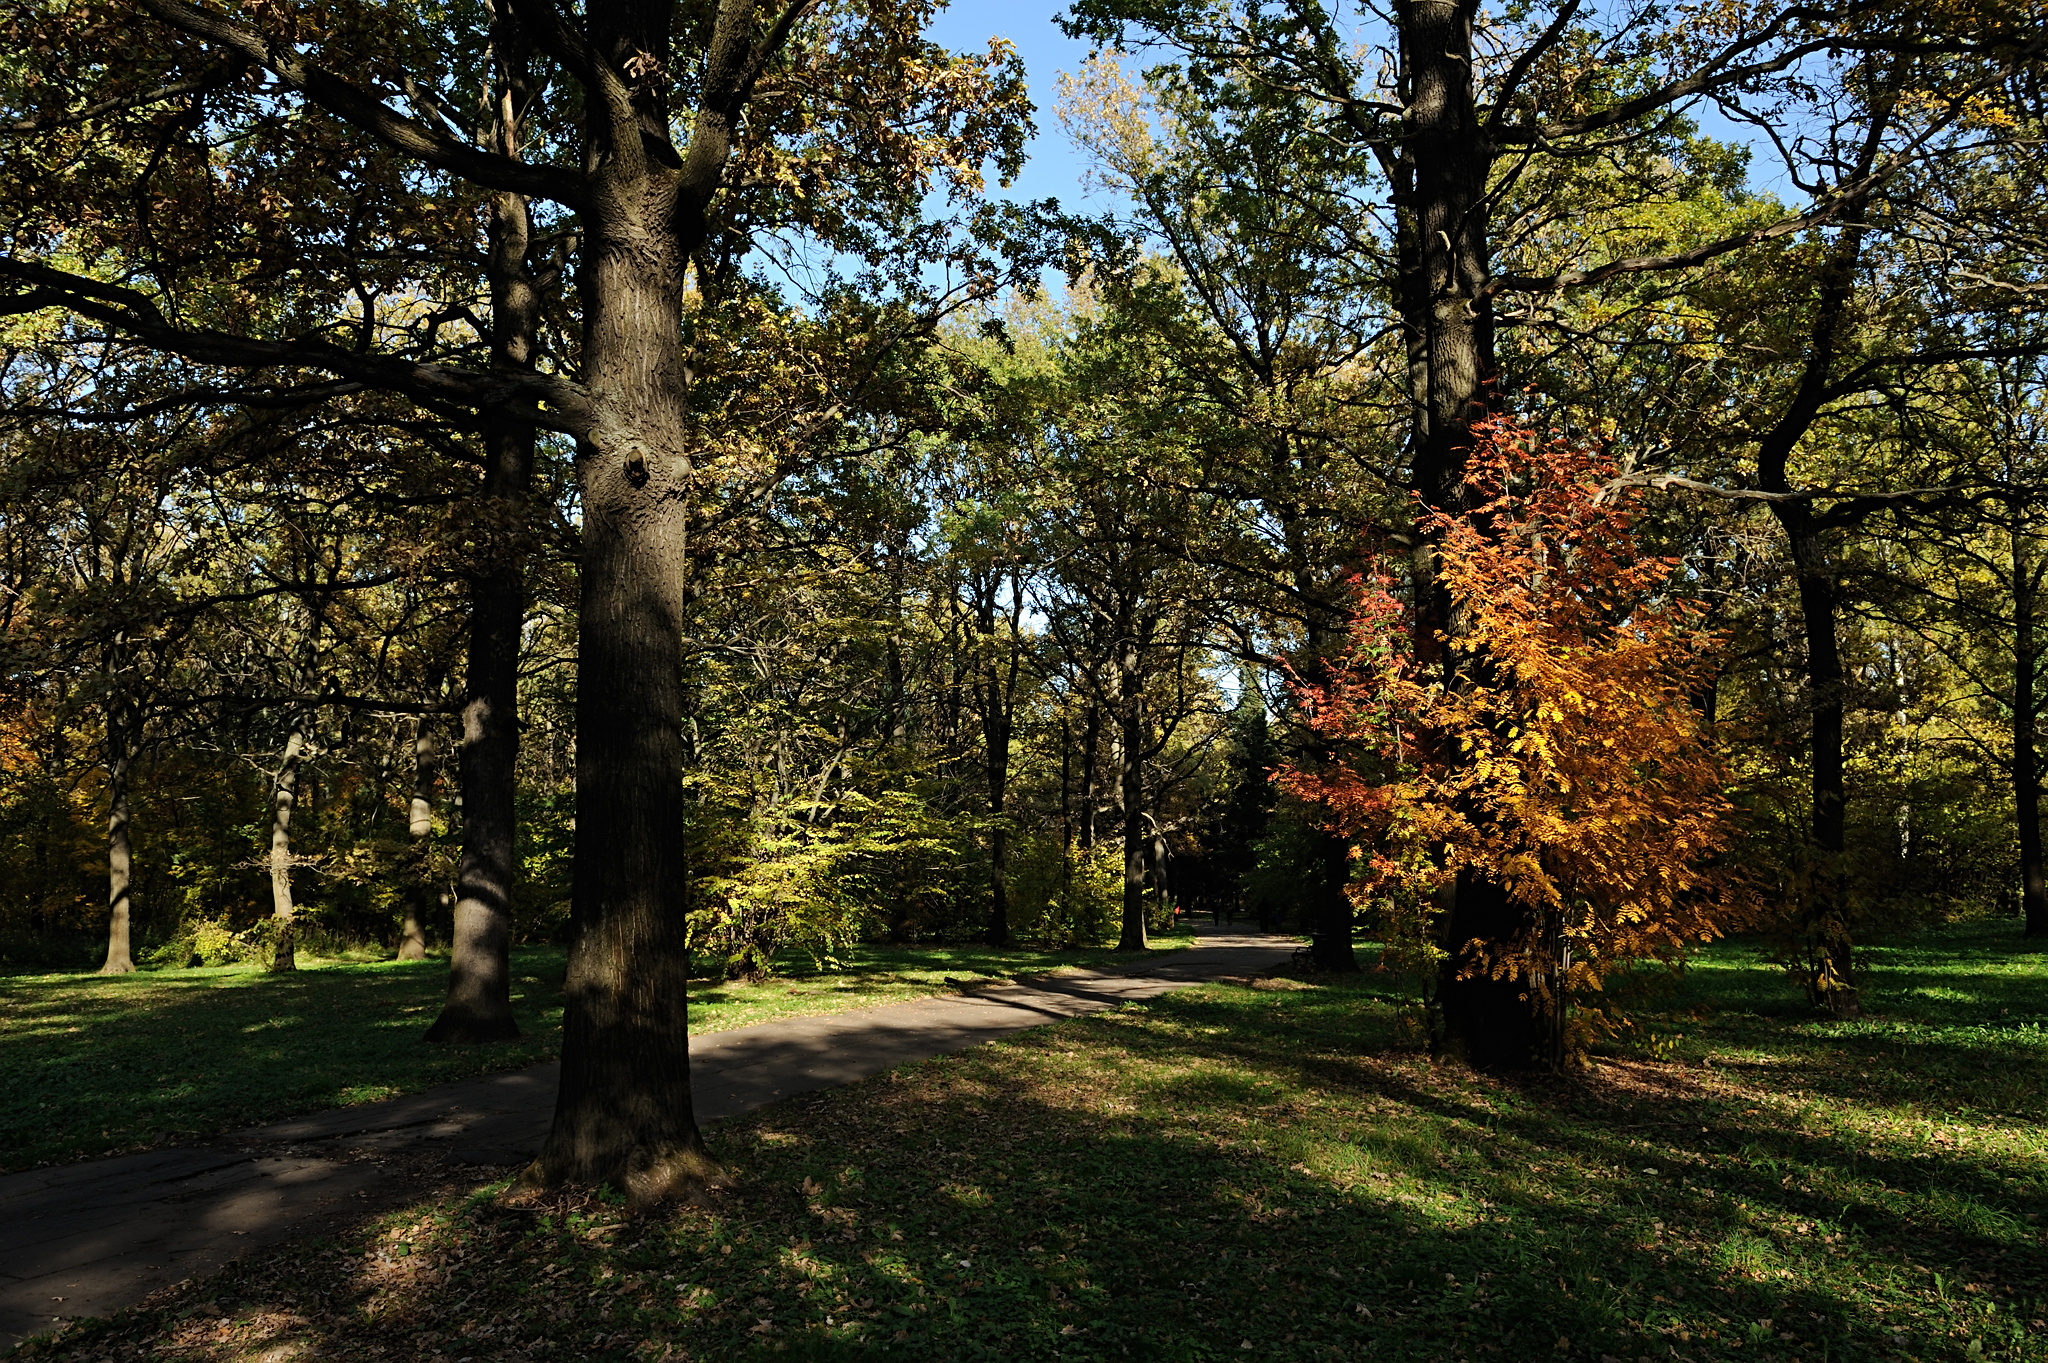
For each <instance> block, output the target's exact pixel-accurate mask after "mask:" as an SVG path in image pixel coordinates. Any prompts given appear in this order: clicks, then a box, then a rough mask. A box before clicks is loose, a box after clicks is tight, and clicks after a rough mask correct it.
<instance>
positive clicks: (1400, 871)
mask: <svg viewBox="0 0 2048 1363" xmlns="http://www.w3.org/2000/svg"><path fill="white" fill-rule="evenodd" d="M1471 468H1472V472H1471V474H1470V476H1469V478H1468V485H1469V486H1470V488H1471V489H1472V490H1473V491H1474V492H1475V493H1476V494H1478V497H1477V500H1479V501H1480V503H1481V505H1480V506H1479V508H1478V509H1477V510H1476V511H1475V512H1473V513H1471V514H1470V515H1468V516H1465V517H1452V516H1449V515H1446V514H1443V513H1437V512H1428V511H1425V512H1424V513H1423V514H1422V516H1421V517H1420V519H1421V521H1422V522H1423V524H1424V527H1425V528H1426V529H1427V530H1428V532H1429V533H1431V534H1432V536H1433V537H1434V538H1435V539H1436V540H1437V543H1438V546H1439V552H1438V555H1437V562H1438V565H1439V566H1438V571H1439V573H1440V574H1441V582H1442V585H1443V586H1444V587H1445V588H1447V589H1448V590H1449V592H1450V594H1451V595H1452V596H1453V597H1454V599H1456V600H1457V601H1458V602H1459V603H1460V605H1461V607H1462V614H1463V622H1464V623H1463V627H1462V629H1461V631H1460V632H1459V633H1458V634H1457V635H1455V636H1454V637H1451V638H1448V639H1446V640H1445V641H1444V642H1445V643H1446V644H1447V645H1448V648H1447V653H1448V655H1449V662H1450V666H1451V668H1452V669H1453V678H1452V680H1453V682H1454V684H1452V685H1443V684H1441V681H1442V679H1440V678H1438V677H1436V676H1432V675H1428V674H1426V673H1425V671H1424V669H1423V667H1422V665H1421V664H1420V663H1419V662H1418V661H1417V659H1416V657H1415V655H1414V651H1413V649H1412V648H1411V647H1409V646H1408V645H1407V644H1406V643H1405V642H1404V641H1405V640H1406V639H1407V638H1408V637H1410V634H1411V633H1412V630H1411V628H1410V627H1409V624H1408V617H1407V611H1406V607H1405V606H1404V605H1403V603H1402V602H1401V600H1399V599H1397V598H1396V597H1395V596H1394V594H1393V593H1392V591H1391V590H1390V588H1391V586H1392V583H1391V582H1389V581H1382V582H1379V583H1374V584H1367V585H1365V586H1363V587H1362V589H1361V592H1360V597H1359V603H1358V608H1357V611H1356V623H1355V634H1354V637H1353V640H1352V643H1351V650H1350V653H1349V655H1348V656H1347V658H1346V659H1345V662H1344V664H1343V665H1342V666H1341V667H1339V668H1337V669H1335V671H1334V672H1333V675H1332V677H1331V678H1330V679H1329V681H1328V682H1327V684H1325V685H1323V686H1319V687H1304V688H1303V695H1304V699H1305V701H1306V702H1307V704H1308V706H1309V708H1310V710H1311V712H1312V713H1313V715H1314V721H1313V722H1314V723H1315V725H1316V727H1317V729H1318V730H1319V732H1321V733H1323V734H1324V735H1325V736H1326V737H1328V738H1330V739H1332V740H1333V741H1340V742H1341V743H1342V744H1343V745H1344V747H1343V751H1344V752H1345V753H1346V756H1344V757H1343V758H1341V759H1340V760H1338V761H1335V762H1333V763H1331V764H1329V765H1327V766H1325V767H1323V768H1321V769H1318V770H1313V771H1311V770H1307V769H1305V768H1301V767H1296V768H1294V769H1291V770H1288V771H1287V772H1285V773H1284V774H1283V777H1282V782H1283V785H1284V786H1285V788H1286V789H1288V790H1289V791H1290V792H1291V793H1293V794H1295V795H1297V796H1298V797H1300V798H1302V799H1304V800H1306V801H1308V802H1310V803H1311V804H1314V805H1317V806H1319V807H1320V808H1321V809H1322V810H1323V811H1324V814H1325V817H1326V819H1327V821H1328V822H1329V823H1330V825H1331V826H1332V827H1333V828H1335V829H1337V830H1339V831H1341V832H1344V833H1346V834H1348V835H1351V836H1355V837H1360V838H1363V839H1365V840H1367V841H1368V842H1370V843H1372V844H1374V845H1376V846H1377V847H1378V848H1379V852H1378V854H1377V855H1376V856H1375V857H1374V859H1373V861H1372V863H1371V866H1372V871H1371V873H1370V874H1371V876H1372V877H1374V879H1372V880H1370V881H1369V882H1368V887H1367V888H1368V890H1369V891H1372V890H1380V891H1389V892H1395V891H1399V890H1401V889H1402V887H1403V885H1404V884H1405V885H1406V886H1407V887H1408V889H1407V892H1406V893H1393V894H1392V896H1391V897H1392V898H1393V899H1394V900H1395V901H1396V902H1402V903H1407V904H1411V905H1413V906H1414V909H1413V912H1415V913H1417V914H1420V915H1423V916H1424V917H1427V916H1428V915H1429V914H1430V913H1431V912H1432V910H1431V908H1430V905H1429V901H1428V899H1427V898H1426V895H1425V894H1420V893H1416V892H1415V890H1416V889H1418V888H1419V889H1421V890H1424V891H1427V890H1428V889H1430V888H1431V887H1432V886H1433V885H1434V884H1436V883H1441V882H1442V881H1444V880H1445V879H1446V878H1448V877H1450V876H1452V875H1454V874H1455V873H1457V872H1458V871H1460V870H1465V869H1469V870H1471V871H1474V872H1477V873H1480V874H1482V875H1484V876H1486V877H1488V878H1490V879H1492V880H1494V881H1496V882H1497V883H1499V884H1501V885H1503V886H1504V887H1506V889H1507V890H1508V892H1509V894H1510V895H1511V897H1512V898H1513V899H1515V900H1516V901H1517V902H1519V903H1521V904H1522V905H1524V906H1525V907H1526V908H1527V909H1528V910H1529V911H1530V919H1529V921H1530V922H1532V923H1536V922H1542V921H1545V920H1548V921H1549V922H1550V923H1551V924H1553V925H1554V930H1555V931H1556V932H1558V933H1559V934H1561V935H1562V937H1563V938H1564V939H1566V940H1568V941H1570V942H1571V943H1572V944H1573V952H1572V955H1571V959H1572V962H1573V964H1572V965H1571V967H1570V968H1569V977H1568V979H1567V980H1566V982H1565V987H1566V988H1568V989H1592V988H1597V987H1598V983H1599V979H1600V974H1601V972H1602V971H1603V970H1604V969H1606V968H1608V967H1609V966H1610V965H1611V964H1612V963H1613V962H1616V961H1621V960H1626V959H1630V958H1636V957H1643V956H1669V955H1670V954H1671V953H1672V952H1674V951H1675V950H1678V949H1680V948H1681V947H1682V945H1683V944H1684V943H1686V942H1690V941H1700V940H1705V939H1708V938H1711V937H1714V936H1717V935H1719V934H1720V933H1721V932H1723V931H1725V930H1727V929H1728V928H1729V927H1730V926H1733V925H1735V924H1737V923H1740V922H1742V921H1744V920H1745V919H1746V918H1747V916H1748V915H1749V914H1750V912H1751V909H1752V903H1751V900H1750V898H1749V895H1748V892H1747V890H1746V888H1745V887H1744V886H1743V885H1742V884H1741V883H1740V881H1739V880H1738V879H1737V878H1735V877H1734V876H1732V875H1730V874H1728V873H1727V871H1726V869H1725V868H1724V867H1723V866H1722V864H1721V861H1720V858H1721V857H1722V855H1723V854H1724V853H1725V852H1726V851H1727V849H1728V848H1729V846H1730V843H1731V841H1732V838H1733V833H1734V827H1733V818H1734V809H1733V807H1732V805H1731V803H1730V802H1729V800H1728V798H1727V796H1726V795H1725V794H1724V793H1723V789H1724V777H1723V770H1722V766H1721V761H1720V757H1719V755H1718V753H1717V751H1716V749H1715V746H1714V743H1713V736H1712V734H1711V732H1710V731H1709V729H1708V726H1707V725H1706V723H1705V721H1704V720H1703V718H1702V717H1701V716H1700V715H1699V713H1698V712H1697V711H1696V710H1695V709H1694V707H1693V705H1692V704H1691V702H1690V700H1689V696H1690V695H1691V694H1693V693H1694V692H1695V691H1696V690H1697V689H1698V688H1699V687H1700V686H1701V684H1702V682H1703V681H1704V679H1705V678H1706V677H1707V676H1708V675H1709V669H1710V667H1711V666H1712V658H1711V655H1712V651H1713V649H1714V647H1715V646H1716V644H1717V643H1718V639H1717V637H1716V636H1715V635H1714V634H1713V633H1712V632H1711V631H1709V630H1707V629H1706V628H1705V627H1704V626H1703V625H1702V624H1701V623H1700V615H1701V612H1700V609H1699V607H1698V605H1697V603H1696V602H1693V601H1691V600H1689V599H1687V598H1685V597H1683V596H1679V595H1673V594H1672V593H1671V592H1670V591H1669V587H1668V579H1669V577H1670V575H1671V570H1672V566H1673V565H1672V564H1671V563H1669V562H1668V561H1666V560H1662V559H1658V558H1654V557H1651V556H1649V555H1646V554H1644V553H1643V552H1642V551H1641V550H1640V548H1639V546H1638V545H1637V543H1636V541H1635V538H1634V535H1633V532H1632V529H1631V527H1630V524H1629V513H1628V511H1627V509H1626V508H1625V507H1624V506H1621V505H1615V504H1606V505H1603V504H1602V503H1600V501H1599V500H1598V497H1597V489H1598V487H1599V486H1600V484H1601V483H1602V482H1603V481H1604V480H1605V479H1606V478H1607V477H1608V476H1609V472H1610V471H1609V470H1607V469H1606V468H1605V466H1604V465H1603V464H1602V462H1601V461H1600V460H1599V459H1597V458H1595V457H1594V456H1592V455H1590V454H1587V453H1585V452H1582V451H1579V450H1576V449H1574V448H1572V447H1570V446H1568V445H1565V444H1563V443H1561V442H1555V441H1553V442H1548V443H1544V442H1539V441H1537V440H1534V439H1533V438H1531V437H1530V436H1529V433H1527V432H1523V431H1520V430H1518V429H1517V428H1515V427H1512V426H1508V425H1506V424H1505V423H1503V424H1502V425H1500V426H1496V427H1495V428H1493V429H1491V430H1489V431H1487V432H1486V433H1485V434H1484V436H1483V438H1482V442H1481V446H1480V448H1479V449H1478V450H1477V451H1475V455H1474V457H1473V460H1472V464H1471ZM1482 527H1483V529H1482ZM1539 531H1540V533H1538V532H1539ZM1418 882H1420V883H1419V884H1418ZM1417 926H1418V930H1421V929H1422V928H1423V927H1426V925H1417ZM1529 945H1530V943H1529V942H1528V941H1526V940H1522V939H1517V940H1514V941H1502V942H1491V943H1486V944H1484V951H1483V952H1482V955H1481V962H1482V965H1483V968H1485V969H1488V970H1492V971H1498V972H1500V973H1501V976H1502V978H1518V977H1521V975H1522V974H1523V972H1524V970H1525V967H1524V966H1523V965H1522V964H1520V963H1521V962H1522V960H1523V959H1524V952H1525V951H1526V949H1527V948H1528V946H1529ZM1532 984H1535V985H1537V986H1539V987H1540V981H1532Z"/></svg>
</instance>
